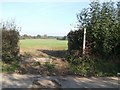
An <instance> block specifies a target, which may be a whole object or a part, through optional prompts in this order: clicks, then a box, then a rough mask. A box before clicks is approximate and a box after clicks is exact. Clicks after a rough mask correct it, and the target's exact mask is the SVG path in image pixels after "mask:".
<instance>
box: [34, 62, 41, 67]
mask: <svg viewBox="0 0 120 90" xmlns="http://www.w3.org/2000/svg"><path fill="white" fill-rule="evenodd" d="M33 65H34V66H39V65H41V63H40V62H34V63H33Z"/></svg>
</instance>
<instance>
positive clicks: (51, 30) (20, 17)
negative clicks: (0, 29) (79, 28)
mask: <svg viewBox="0 0 120 90" xmlns="http://www.w3.org/2000/svg"><path fill="white" fill-rule="evenodd" d="M87 7H89V2H32V3H31V2H2V3H1V4H0V13H2V14H1V15H0V19H1V20H3V21H7V20H11V19H15V22H16V24H17V26H19V27H21V31H20V34H21V35H23V34H28V35H38V34H39V35H44V34H47V35H51V36H64V35H67V33H68V32H69V31H70V28H71V26H70V24H74V23H75V22H76V21H77V18H76V14H77V13H79V12H80V10H82V9H83V8H87Z"/></svg>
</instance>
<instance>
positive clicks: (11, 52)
mask: <svg viewBox="0 0 120 90" xmlns="http://www.w3.org/2000/svg"><path fill="white" fill-rule="evenodd" d="M9 25H11V26H10V27H8V26H9ZM1 30H2V61H3V62H5V63H12V61H15V60H18V56H19V32H18V31H17V28H16V27H15V26H14V25H13V24H11V23H9V24H8V23H7V24H4V23H3V26H2V27H1Z"/></svg>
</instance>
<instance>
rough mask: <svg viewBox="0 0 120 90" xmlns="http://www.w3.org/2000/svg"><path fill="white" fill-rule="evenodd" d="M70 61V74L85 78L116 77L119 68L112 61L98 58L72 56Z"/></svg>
mask: <svg viewBox="0 0 120 90" xmlns="http://www.w3.org/2000/svg"><path fill="white" fill-rule="evenodd" d="M68 60H69V61H68V62H69V69H70V72H71V73H72V74H77V75H83V76H116V75H117V72H118V67H119V66H118V65H117V63H113V61H112V60H104V59H98V58H90V57H89V58H88V57H83V58H75V57H72V56H70V57H69V59H68Z"/></svg>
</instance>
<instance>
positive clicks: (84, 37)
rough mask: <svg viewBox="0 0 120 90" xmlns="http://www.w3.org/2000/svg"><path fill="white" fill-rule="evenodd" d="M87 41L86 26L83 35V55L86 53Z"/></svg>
mask: <svg viewBox="0 0 120 90" xmlns="http://www.w3.org/2000/svg"><path fill="white" fill-rule="evenodd" d="M85 42H86V28H84V36H83V55H85Z"/></svg>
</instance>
